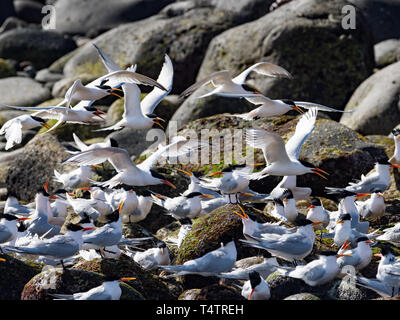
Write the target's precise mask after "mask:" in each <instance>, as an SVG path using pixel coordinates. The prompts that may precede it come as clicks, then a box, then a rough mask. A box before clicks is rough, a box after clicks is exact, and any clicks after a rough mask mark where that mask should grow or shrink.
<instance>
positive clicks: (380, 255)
mask: <svg viewBox="0 0 400 320" xmlns="http://www.w3.org/2000/svg"><path fill="white" fill-rule="evenodd" d="M374 257H379V258H382V257H383V256H382V253H375V254H374Z"/></svg>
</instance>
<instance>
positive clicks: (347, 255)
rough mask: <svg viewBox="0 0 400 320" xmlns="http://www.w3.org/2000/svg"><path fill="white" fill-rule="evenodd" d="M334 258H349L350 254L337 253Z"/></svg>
mask: <svg viewBox="0 0 400 320" xmlns="http://www.w3.org/2000/svg"><path fill="white" fill-rule="evenodd" d="M336 257H338V258H340V257H351V254H345V253H338V254H337V255H336Z"/></svg>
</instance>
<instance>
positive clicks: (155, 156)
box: [138, 136, 186, 171]
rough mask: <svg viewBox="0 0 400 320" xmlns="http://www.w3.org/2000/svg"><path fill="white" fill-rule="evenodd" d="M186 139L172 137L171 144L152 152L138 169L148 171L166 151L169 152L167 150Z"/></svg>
mask: <svg viewBox="0 0 400 320" xmlns="http://www.w3.org/2000/svg"><path fill="white" fill-rule="evenodd" d="M185 140H186V138H185V137H182V136H176V137H174V140H173V142H172V143H170V144H168V145H166V146H164V147H161V148H159V149H158V150H157V151H155V152H153V154H152V155H151V156H150V157H148V158H147V159H146V160H144V161H143V162H142V163H141V164H139V165H138V168H140V169H141V170H144V171H149V170H150V169H151V168H152V167H153V166H154V165H155V163H156V162H157V160H158V158H160V156H161V155H162V154H163V153H164V152H166V151H167V150H169V148H171V147H173V146H175V145H176V144H178V143H179V142H181V141H185Z"/></svg>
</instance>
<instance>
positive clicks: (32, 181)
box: [6, 134, 70, 202]
mask: <svg viewBox="0 0 400 320" xmlns="http://www.w3.org/2000/svg"><path fill="white" fill-rule="evenodd" d="M69 155H70V154H69V153H67V152H66V150H65V148H64V147H63V146H62V145H61V144H60V142H59V141H58V140H57V139H56V138H55V137H54V136H52V135H50V134H42V135H39V136H36V137H35V138H33V139H32V140H31V141H29V143H27V144H26V146H25V147H24V148H23V152H21V153H18V154H17V155H16V156H15V157H14V160H13V162H12V163H11V165H10V168H9V169H8V173H7V177H6V186H7V189H8V190H9V191H10V192H14V193H15V194H16V195H17V197H18V199H19V200H21V201H26V202H30V201H33V199H34V197H35V194H36V191H37V190H39V189H40V188H43V186H44V184H45V182H46V180H47V179H49V181H50V183H49V188H50V190H51V189H54V187H55V182H54V179H53V175H54V169H57V170H60V169H61V168H63V167H61V161H62V160H64V159H65V158H67V157H68V156H69ZM61 171H63V169H61Z"/></svg>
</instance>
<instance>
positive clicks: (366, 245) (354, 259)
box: [338, 237, 373, 271]
mask: <svg viewBox="0 0 400 320" xmlns="http://www.w3.org/2000/svg"><path fill="white" fill-rule="evenodd" d="M356 242H357V247H356V248H354V249H351V250H348V249H347V247H348V246H349V243H346V242H345V243H344V244H343V246H342V247H341V248H340V250H339V253H346V254H348V255H344V256H341V257H340V258H338V264H339V267H340V268H343V267H344V266H347V265H350V266H353V267H354V268H355V269H356V271H359V270H362V269H364V268H365V267H366V266H368V265H369V263H370V262H371V259H372V250H371V246H370V244H371V243H373V242H372V241H371V240H369V239H368V238H367V237H360V238H358V239H357V240H356Z"/></svg>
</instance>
